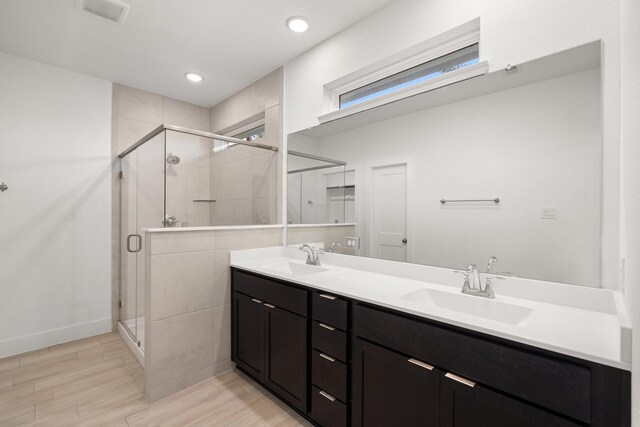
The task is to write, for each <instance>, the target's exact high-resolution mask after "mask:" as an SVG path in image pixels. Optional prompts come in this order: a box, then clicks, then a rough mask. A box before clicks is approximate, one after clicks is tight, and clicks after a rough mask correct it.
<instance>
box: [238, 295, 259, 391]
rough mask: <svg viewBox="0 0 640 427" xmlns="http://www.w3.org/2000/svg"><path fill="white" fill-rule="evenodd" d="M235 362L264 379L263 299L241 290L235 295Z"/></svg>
mask: <svg viewBox="0 0 640 427" xmlns="http://www.w3.org/2000/svg"><path fill="white" fill-rule="evenodd" d="M233 311H234V328H233V329H234V330H233V337H234V343H233V344H234V345H233V356H234V360H235V362H236V363H237V364H238V366H240V367H241V368H242V369H244V370H245V371H247V372H248V373H249V374H251V375H253V376H254V377H256V378H258V379H261V380H264V368H265V366H264V307H263V306H262V301H261V300H258V299H257V298H251V297H249V296H247V295H243V294H241V293H239V292H235V293H234V295H233Z"/></svg>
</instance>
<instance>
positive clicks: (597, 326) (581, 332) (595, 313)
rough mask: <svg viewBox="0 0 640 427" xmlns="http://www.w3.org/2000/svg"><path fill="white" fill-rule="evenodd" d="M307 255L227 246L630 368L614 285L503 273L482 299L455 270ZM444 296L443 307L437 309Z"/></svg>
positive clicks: (425, 310) (288, 276) (252, 258)
mask: <svg viewBox="0 0 640 427" xmlns="http://www.w3.org/2000/svg"><path fill="white" fill-rule="evenodd" d="M305 257H306V254H304V253H303V252H300V251H299V250H297V249H293V248H285V247H276V248H262V249H251V250H244V251H232V252H231V266H232V267H236V268H239V269H242V270H247V271H251V272H255V273H259V274H262V275H265V276H269V277H273V278H276V279H282V280H286V281H290V282H293V283H297V284H300V285H304V286H308V287H310V288H315V289H319V290H322V291H326V292H330V293H333V294H337V295H342V296H344V297H348V298H354V299H357V300H359V301H363V302H367V303H371V304H376V305H379V306H382V307H386V308H390V309H393V310H397V311H400V312H404V313H409V314H412V315H416V316H420V317H424V318H426V319H432V320H435V321H439V322H443V323H448V324H451V325H455V326H459V327H462V328H465V329H470V330H473V331H477V332H482V333H485V334H489V335H493V336H497V337H501V338H505V339H508V340H512V341H516V342H520V343H523V344H528V345H532V346H535V347H539V348H543V349H546V350H550V351H554V352H557V353H562V354H566V355H569V356H573V357H577V358H580V359H586V360H589V361H593V362H597V363H602V364H605V365H608V366H613V367H616V368H621V369H624V370H630V369H631V368H630V360H631V327H630V322H629V319H628V316H627V313H626V311H625V308H624V305H623V304H622V298H621V296H620V294H619V293H617V292H615V291H611V290H605V289H593V288H583V287H580V286H571V285H563V284H556V283H550V282H542V281H535V280H527V279H519V278H508V279H507V280H504V281H503V280H500V281H494V290H495V294H496V298H495V299H494V300H488V299H485V298H481V297H477V296H470V295H463V294H461V293H460V290H461V288H462V281H463V278H462V276H460V275H458V274H454V273H453V270H448V269H441V268H435V267H430V266H421V265H415V264H404V263H397V262H392V261H384V260H378V259H371V258H361V257H353V256H347V255H338V254H322V255H321V256H320V257H321V260H322V266H321V267H319V268H317V267H313V266H306V265H305V263H304V260H305ZM292 267H295V268H292ZM314 268H315V269H318V270H317V271H318V272H316V270H314ZM389 273H392V274H389ZM483 283H484V276H483ZM423 290H426V291H423ZM416 291H418V294H420V293H422V295H425V294H426V295H435V296H436V297H439V298H438V299H437V300H436V299H432V298H430V297H429V296H427V297H422V298H414V297H413V296H412V294H411V293H412V292H416ZM413 295H416V294H413ZM441 297H444V298H441ZM461 298H462V299H461ZM450 301H453V304H454V305H455V304H458V303H462V304H461V307H462V306H469V307H470V308H471V309H473V308H474V307H482V310H484V309H486V308H487V307H488V308H489V309H490V310H494V309H495V310H494V312H495V311H503V312H504V313H505V315H507V317H509V316H511V314H513V312H514V310H515V312H516V317H518V313H520V312H526V317H525V318H524V319H523V320H521V321H516V320H514V321H501V320H494V319H492V318H487V317H485V316H484V315H482V314H481V315H477V314H476V315H472V314H469V313H468V310H466V309H465V310H462V311H458V309H460V307H458V306H455V308H453V309H452V308H451V303H450ZM442 302H445V304H444V307H448V308H443V304H442ZM496 303H497V304H496ZM480 313H484V311H482V312H480ZM489 317H491V316H489ZM509 322H511V323H509Z"/></svg>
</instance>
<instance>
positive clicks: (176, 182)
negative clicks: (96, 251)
mask: <svg viewBox="0 0 640 427" xmlns="http://www.w3.org/2000/svg"><path fill="white" fill-rule="evenodd" d="M112 93H113V101H112V140H111V142H112V144H111V157H112V159H113V161H112V165H113V167H112V189H113V191H112V206H113V209H112V230H113V233H112V236H111V238H112V286H111V289H112V325H113V329H114V330H115V328H116V325H117V321H118V319H119V313H118V304H117V303H118V301H119V300H120V294H119V292H120V256H119V251H120V248H119V246H120V236H119V229H120V214H119V212H120V180H119V179H118V171H119V166H118V161H117V157H118V154H119V153H121V152H122V151H124V150H125V149H127V148H128V147H130V146H131V145H132V144H134V143H135V142H136V141H137V140H138V139H140V138H141V137H143V136H144V135H146V134H147V133H149V132H150V131H152V130H153V129H155V128H156V127H157V126H159V125H160V124H162V123H166V124H172V125H177V126H184V127H189V128H193V129H198V130H203V131H209V127H210V122H209V120H210V111H209V109H208V108H205V107H200V106H198V105H194V104H190V103H187V102H183V101H179V100H176V99H172V98H167V97H163V96H161V95H157V94H154V93H150V92H145V91H143V90H139V89H135V88H132V87H128V86H124V85H120V84H117V83H114V84H113V92H112ZM194 138H195V137H194ZM172 141H173V142H175V143H176V144H177V145H178V147H179V146H180V145H181V140H180V139H179V138H176V139H172ZM176 151H177V150H176ZM194 157H197V156H194V155H192V153H188V154H187V153H186V152H185V154H184V160H185V161H184V163H182V164H181V166H184V168H183V170H189V171H192V170H196V171H198V172H199V170H198V169H197V168H198V166H200V163H198V162H197V161H196V160H194ZM174 172H175V171H174ZM160 175H161V173H160V171H159V173H158V176H157V177H156V178H157V179H161V177H160ZM185 175H186V177H188V176H191V174H185ZM186 177H184V178H185V179H183V177H182V176H178V175H177V174H176V173H174V174H173V175H170V176H168V178H169V179H170V180H172V181H168V183H171V184H172V185H171V187H170V188H173V187H174V186H175V187H178V188H179V187H180V186H181V185H182V182H186V181H188V179H187V178H186ZM206 186H207V187H208V182H207V183H206ZM172 201H173V199H172ZM168 202H169V200H168ZM175 202H176V204H177V205H179V204H180V200H178V199H176V200H175ZM207 209H208V207H207ZM160 215H162V213H160ZM202 217H206V218H208V212H205V213H204V214H203V215H202ZM161 220H162V218H161V217H160V218H158V219H157V220H156V219H153V220H151V219H150V220H149V221H151V222H154V225H153V226H157V227H160V226H162V224H161V222H160V221H161ZM190 225H196V224H190ZM131 288H132V289H131V291H132V292H135V288H133V287H131ZM132 297H133V296H132Z"/></svg>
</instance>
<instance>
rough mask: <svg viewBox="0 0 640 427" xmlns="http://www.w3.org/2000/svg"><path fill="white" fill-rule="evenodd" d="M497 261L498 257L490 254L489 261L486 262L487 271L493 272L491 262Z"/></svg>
mask: <svg viewBox="0 0 640 427" xmlns="http://www.w3.org/2000/svg"><path fill="white" fill-rule="evenodd" d="M496 262H498V258H496V257H494V256H492V257H491V258H489V262H488V263H487V273H489V274H493V264H495V263H496Z"/></svg>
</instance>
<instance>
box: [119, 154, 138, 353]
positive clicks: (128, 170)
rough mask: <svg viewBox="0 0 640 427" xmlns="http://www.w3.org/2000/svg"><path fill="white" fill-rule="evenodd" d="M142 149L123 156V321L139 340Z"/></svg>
mask: <svg viewBox="0 0 640 427" xmlns="http://www.w3.org/2000/svg"><path fill="white" fill-rule="evenodd" d="M137 210H138V152H137V151H134V152H132V153H130V154H129V155H127V156H126V157H124V158H122V159H121V160H120V301H119V306H120V322H121V324H122V326H124V328H125V329H126V330H127V331H128V332H129V334H130V335H131V336H132V337H133V339H134V341H136V342H137V336H138V335H137V322H136V317H137V316H136V283H137V276H138V273H137V254H136V252H135V251H136V250H137V246H138V244H139V243H140V241H136V240H137V239H138V238H137V237H136V236H138V212H137Z"/></svg>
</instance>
